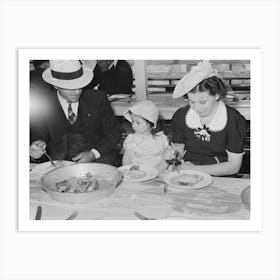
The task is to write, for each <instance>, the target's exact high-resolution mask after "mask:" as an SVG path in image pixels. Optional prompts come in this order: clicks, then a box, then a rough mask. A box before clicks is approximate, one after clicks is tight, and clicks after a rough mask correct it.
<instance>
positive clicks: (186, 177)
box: [171, 174, 203, 186]
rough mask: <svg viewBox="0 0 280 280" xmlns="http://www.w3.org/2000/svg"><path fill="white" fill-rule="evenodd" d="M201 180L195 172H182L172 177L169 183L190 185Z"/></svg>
mask: <svg viewBox="0 0 280 280" xmlns="http://www.w3.org/2000/svg"><path fill="white" fill-rule="evenodd" d="M201 180H203V177H202V176H201V175H196V174H182V175H180V176H176V177H173V178H172V179H171V183H172V184H175V185H179V186H191V185H194V184H196V183H198V182H200V181H201Z"/></svg>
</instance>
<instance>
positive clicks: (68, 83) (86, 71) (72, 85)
mask: <svg viewBox="0 0 280 280" xmlns="http://www.w3.org/2000/svg"><path fill="white" fill-rule="evenodd" d="M42 78H43V80H44V81H46V82H47V83H49V84H51V85H53V86H56V87H59V88H64V89H79V88H84V87H85V86H87V85H88V84H89V83H90V82H91V80H92V79H93V71H92V69H90V68H83V75H82V76H81V77H80V78H77V79H73V80H61V79H56V78H53V76H52V74H51V69H50V68H48V69H46V70H45V71H44V72H43V74H42Z"/></svg>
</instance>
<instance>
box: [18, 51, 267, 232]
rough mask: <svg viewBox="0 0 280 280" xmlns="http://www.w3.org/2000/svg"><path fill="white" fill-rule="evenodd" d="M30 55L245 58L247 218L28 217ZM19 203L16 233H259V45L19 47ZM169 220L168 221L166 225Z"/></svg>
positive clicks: (56, 57)
mask: <svg viewBox="0 0 280 280" xmlns="http://www.w3.org/2000/svg"><path fill="white" fill-rule="evenodd" d="M32 59H126V60H134V59H147V60H148V59H153V60H156V59H164V60H168V59H178V60H182V59H184V60H188V59H190V60H194V59H197V60H227V59H232V60H250V61H251V93H252V94H251V185H252V186H253V188H251V219H250V220H244V221H243V220H242V221H239V220H238V221H236V220H234V221H230V220H226V221H225V220H223V221H216V220H206V221H205V220H203V221H201V220H184V221H182V220H178V221H176V220H173V221H160V220H157V221H149V222H147V223H143V222H141V221H134V220H133V221H123V220H118V221H105V220H104V221H97V220H91V221H80V220H75V221H73V222H71V223H67V222H65V221H43V220H41V221H40V222H38V221H34V220H30V218H29V149H28V147H29V114H28V112H29V110H28V109H27V108H29V60H32ZM18 62H19V63H18V66H19V68H18V77H19V93H18V97H19V104H21V106H20V107H19V114H18V123H19V126H18V127H19V141H18V143H19V146H18V151H19V162H18V171H19V178H18V182H19V186H18V193H19V207H18V219H19V220H18V229H19V230H20V231H77V229H79V231H170V229H171V228H172V231H260V230H261V228H262V203H261V193H262V187H261V185H262V184H261V182H262V159H261V157H260V153H257V152H256V151H261V150H262V143H261V138H260V137H259V133H260V131H262V128H261V127H260V124H261V123H262V114H260V112H262V90H261V89H262V83H261V81H262V65H261V50H260V49H19V50H18ZM171 223H172V224H171Z"/></svg>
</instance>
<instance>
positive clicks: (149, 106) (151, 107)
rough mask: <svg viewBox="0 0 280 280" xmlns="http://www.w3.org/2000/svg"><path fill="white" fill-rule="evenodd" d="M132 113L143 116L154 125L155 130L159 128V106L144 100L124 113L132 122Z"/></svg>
mask: <svg viewBox="0 0 280 280" xmlns="http://www.w3.org/2000/svg"><path fill="white" fill-rule="evenodd" d="M130 113H133V114H135V115H138V116H141V117H142V118H144V119H146V120H148V121H149V122H151V123H153V124H154V128H155V127H156V126H157V121H158V115H159V110H158V108H157V106H156V105H155V104H154V103H153V102H152V101H150V100H144V101H140V102H138V103H136V104H135V105H134V106H132V107H131V108H130V109H128V110H127V111H126V112H125V113H124V117H125V118H126V119H127V120H128V121H130V122H132V119H131V115H130Z"/></svg>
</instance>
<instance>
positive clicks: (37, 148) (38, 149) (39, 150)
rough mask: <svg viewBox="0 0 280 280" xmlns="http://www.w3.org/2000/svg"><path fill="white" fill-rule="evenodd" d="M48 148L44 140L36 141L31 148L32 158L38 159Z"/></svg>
mask: <svg viewBox="0 0 280 280" xmlns="http://www.w3.org/2000/svg"><path fill="white" fill-rule="evenodd" d="M46 148H47V144H46V142H44V141H42V140H37V141H34V142H33V143H32V144H31V146H30V147H29V154H30V156H31V157H32V158H34V159H38V158H40V157H41V156H42V155H43V154H44V151H45V150H46Z"/></svg>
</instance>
